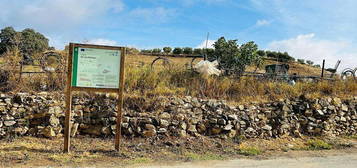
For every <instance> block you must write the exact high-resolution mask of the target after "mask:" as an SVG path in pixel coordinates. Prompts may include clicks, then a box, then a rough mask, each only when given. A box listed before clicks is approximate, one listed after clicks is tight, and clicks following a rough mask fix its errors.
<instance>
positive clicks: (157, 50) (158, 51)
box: [152, 48, 161, 54]
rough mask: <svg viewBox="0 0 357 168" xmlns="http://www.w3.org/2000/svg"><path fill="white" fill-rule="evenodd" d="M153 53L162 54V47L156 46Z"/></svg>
mask: <svg viewBox="0 0 357 168" xmlns="http://www.w3.org/2000/svg"><path fill="white" fill-rule="evenodd" d="M152 53H153V54H160V53H161V49H160V48H154V49H153V50H152Z"/></svg>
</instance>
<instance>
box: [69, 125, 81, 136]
mask: <svg viewBox="0 0 357 168" xmlns="http://www.w3.org/2000/svg"><path fill="white" fill-rule="evenodd" d="M78 127H79V123H74V124H72V127H71V137H74V136H76V135H77V132H78Z"/></svg>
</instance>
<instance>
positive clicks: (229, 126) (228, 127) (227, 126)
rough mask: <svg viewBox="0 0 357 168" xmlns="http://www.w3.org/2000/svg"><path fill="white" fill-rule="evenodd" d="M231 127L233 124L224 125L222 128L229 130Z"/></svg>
mask: <svg viewBox="0 0 357 168" xmlns="http://www.w3.org/2000/svg"><path fill="white" fill-rule="evenodd" d="M232 128H233V125H231V124H228V125H226V126H225V127H224V128H223V130H225V131H229V130H231V129H232Z"/></svg>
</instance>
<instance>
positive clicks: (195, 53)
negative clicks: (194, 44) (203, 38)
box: [193, 48, 203, 55]
mask: <svg viewBox="0 0 357 168" xmlns="http://www.w3.org/2000/svg"><path fill="white" fill-rule="evenodd" d="M193 54H194V55H203V50H202V49H201V48H195V49H193Z"/></svg>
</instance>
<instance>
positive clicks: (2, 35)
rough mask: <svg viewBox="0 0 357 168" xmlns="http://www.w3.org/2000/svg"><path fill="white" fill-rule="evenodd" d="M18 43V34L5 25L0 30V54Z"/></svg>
mask: <svg viewBox="0 0 357 168" xmlns="http://www.w3.org/2000/svg"><path fill="white" fill-rule="evenodd" d="M19 43H20V34H19V33H18V32H16V31H15V30H14V28H12V27H5V28H4V29H2V30H1V32H0V54H3V53H5V52H6V51H7V50H8V49H11V48H13V47H15V46H18V45H19Z"/></svg>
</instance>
